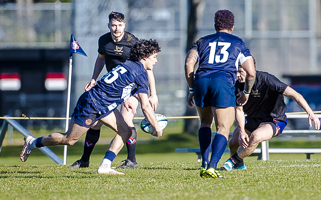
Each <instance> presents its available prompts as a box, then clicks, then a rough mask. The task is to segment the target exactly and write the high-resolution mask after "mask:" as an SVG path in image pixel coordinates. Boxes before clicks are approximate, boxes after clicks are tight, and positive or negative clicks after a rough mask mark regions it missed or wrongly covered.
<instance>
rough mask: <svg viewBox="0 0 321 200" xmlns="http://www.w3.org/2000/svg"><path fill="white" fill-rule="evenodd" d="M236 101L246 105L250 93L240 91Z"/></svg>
mask: <svg viewBox="0 0 321 200" xmlns="http://www.w3.org/2000/svg"><path fill="white" fill-rule="evenodd" d="M236 96H237V99H236V103H237V104H238V105H240V106H244V105H245V104H246V102H247V100H249V96H250V95H249V94H244V93H243V92H239V93H238V94H237V95H236Z"/></svg>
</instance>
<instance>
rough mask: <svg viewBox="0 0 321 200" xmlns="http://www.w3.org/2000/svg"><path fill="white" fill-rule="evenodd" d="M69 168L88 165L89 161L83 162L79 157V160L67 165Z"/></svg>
mask: <svg viewBox="0 0 321 200" xmlns="http://www.w3.org/2000/svg"><path fill="white" fill-rule="evenodd" d="M69 167H70V168H75V169H78V168H82V167H89V161H87V162H84V161H82V160H81V159H80V160H76V161H75V162H74V163H73V164H72V165H70V166H69Z"/></svg>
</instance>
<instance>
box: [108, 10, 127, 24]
mask: <svg viewBox="0 0 321 200" xmlns="http://www.w3.org/2000/svg"><path fill="white" fill-rule="evenodd" d="M108 18H109V21H111V20H112V19H114V20H116V21H119V22H124V21H125V15H124V14H123V13H120V12H114V11H113V12H111V13H110V14H109V16H108Z"/></svg>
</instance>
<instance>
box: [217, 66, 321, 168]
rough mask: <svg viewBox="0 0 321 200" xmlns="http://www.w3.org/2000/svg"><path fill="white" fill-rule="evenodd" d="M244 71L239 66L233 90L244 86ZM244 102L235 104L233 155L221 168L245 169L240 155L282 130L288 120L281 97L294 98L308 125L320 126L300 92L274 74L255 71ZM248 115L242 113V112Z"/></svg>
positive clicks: (238, 89) (230, 145)
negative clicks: (246, 100) (252, 83)
mask: <svg viewBox="0 0 321 200" xmlns="http://www.w3.org/2000/svg"><path fill="white" fill-rule="evenodd" d="M254 63H255V62H254ZM245 77H246V72H245V70H244V69H243V68H242V67H241V66H240V67H239V69H238V72H237V78H238V81H237V82H236V85H235V87H236V90H237V91H242V90H243V88H244V82H245ZM247 95H249V100H248V102H247V103H246V104H245V105H244V106H239V105H238V106H237V108H236V122H237V127H236V129H235V130H234V132H233V136H232V138H231V140H230V141H229V147H230V152H231V155H232V157H231V158H229V159H228V160H227V161H226V162H225V163H224V164H223V166H222V167H221V169H222V170H227V171H231V170H232V169H246V166H245V164H244V162H243V159H244V158H245V157H247V156H249V155H251V154H252V153H253V151H254V150H255V149H256V147H257V146H258V145H259V144H260V143H261V142H263V141H265V140H270V139H272V138H273V137H276V136H278V135H279V134H281V133H282V131H283V129H284V128H285V126H286V124H287V119H286V115H285V111H286V109H287V107H286V105H285V103H284V97H283V96H286V97H288V98H291V99H293V100H294V101H295V102H296V103H297V104H298V105H299V106H300V107H301V108H303V109H304V110H305V112H306V113H307V114H308V119H309V125H310V127H312V121H313V122H314V127H315V129H316V130H319V129H320V120H319V118H318V117H317V116H316V115H315V114H314V113H313V111H312V109H311V108H310V106H309V105H308V103H307V102H306V100H305V99H304V98H303V96H302V95H301V94H299V93H298V92H296V91H295V90H294V89H292V88H291V87H289V86H288V85H286V84H285V83H283V82H281V81H280V80H279V79H277V78H276V77H275V76H273V75H271V74H269V73H267V72H262V71H256V79H255V83H254V85H253V87H252V90H251V92H250V93H249V94H247ZM243 110H244V112H245V113H246V114H247V117H246V118H245V117H244V112H243Z"/></svg>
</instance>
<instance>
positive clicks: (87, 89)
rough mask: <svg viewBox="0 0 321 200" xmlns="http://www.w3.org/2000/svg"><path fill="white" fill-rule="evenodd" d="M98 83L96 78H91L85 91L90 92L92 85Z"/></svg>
mask: <svg viewBox="0 0 321 200" xmlns="http://www.w3.org/2000/svg"><path fill="white" fill-rule="evenodd" d="M95 85H96V80H95V79H91V80H90V82H89V83H87V85H86V86H85V91H86V92H88V91H89V90H90V89H91V88H92V87H94V86H95Z"/></svg>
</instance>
